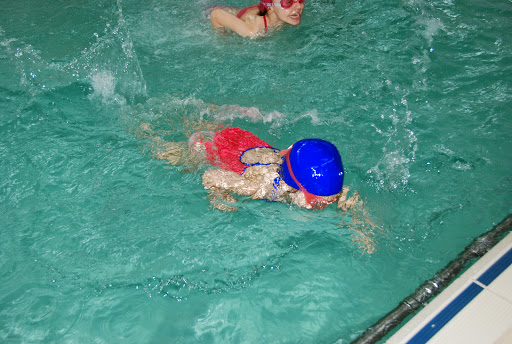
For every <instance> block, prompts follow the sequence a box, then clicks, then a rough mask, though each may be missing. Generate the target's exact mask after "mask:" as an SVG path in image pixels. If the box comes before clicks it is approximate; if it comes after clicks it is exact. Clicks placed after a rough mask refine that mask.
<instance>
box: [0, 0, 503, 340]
mask: <svg viewBox="0 0 512 344" xmlns="http://www.w3.org/2000/svg"><path fill="white" fill-rule="evenodd" d="M215 4H218V3H216V2H214V1H212V0H207V1H206V0H204V1H197V2H186V1H185V2H178V1H175V2H167V1H162V0H154V1H144V2H141V1H133V0H124V1H122V0H118V1H117V2H116V1H53V2H41V1H34V0H21V1H17V2H11V3H5V2H4V3H3V4H2V11H1V13H0V80H1V82H0V94H1V97H0V116H1V117H0V118H1V121H0V160H1V165H0V166H1V167H0V171H1V176H2V178H1V179H0V215H1V217H0V218H1V220H0V226H1V227H0V230H1V240H0V281H1V283H0V291H1V297H0V341H1V342H7V343H41V342H46V343H52V342H54V343H68V342H69V343H118V342H123V343H228V342H229V343H261V342H268V343H334V342H337V343H349V342H350V341H351V340H353V339H355V338H356V337H357V336H358V334H360V333H361V332H363V331H364V330H365V329H366V327H367V326H369V325H371V324H373V323H374V322H375V321H376V320H378V319H379V318H380V317H381V316H383V315H384V314H385V313H387V312H388V311H389V310H390V309H392V308H393V307H394V306H395V305H396V304H397V303H398V302H399V301H400V300H402V298H403V297H405V296H407V295H409V294H410V293H411V292H412V291H413V290H414V289H415V288H416V287H417V286H418V285H419V284H420V283H421V282H423V281H424V280H425V279H427V278H429V277H430V276H431V275H433V274H434V273H435V272H436V271H437V270H439V269H440V268H442V267H443V266H444V265H445V264H446V263H447V262H449V261H450V260H451V259H453V258H454V257H455V256H456V254H457V253H458V252H459V251H460V250H462V249H463V248H464V247H465V246H466V245H467V244H469V243H470V242H471V240H472V238H474V237H475V236H477V235H480V234H481V233H483V232H484V231H487V230H488V229H490V228H491V227H492V226H493V224H495V223H497V222H499V221H500V220H501V219H503V218H504V217H505V216H506V215H507V214H508V213H510V212H511V210H512V196H511V191H512V177H511V173H510V171H511V168H512V159H511V158H512V154H511V151H512V150H511V148H512V147H511V140H510V134H511V128H512V117H511V81H512V75H511V66H512V47H511V37H512V28H511V22H510V18H511V16H512V5H511V3H510V2H509V1H471V0H470V1H464V2H462V1H451V0H444V1H421V0H418V1H415V0H409V1H406V0H402V1H399V0H392V1H386V2H380V3H376V2H374V1H368V0H362V1H339V0H317V1H315V0H311V1H309V0H308V3H307V5H306V10H305V13H304V17H303V22H302V24H301V25H300V26H299V27H297V28H293V27H288V28H285V29H283V30H281V31H279V32H275V33H271V34H270V35H269V36H268V37H266V38H264V39H258V40H244V39H241V38H239V37H235V36H233V35H217V34H215V33H214V32H213V31H212V30H211V29H210V28H209V26H208V25H207V23H206V22H205V19H204V13H203V12H202V9H204V8H206V7H208V6H211V5H215ZM225 4H227V5H233V6H237V5H238V4H241V5H244V6H245V5H249V4H251V2H250V1H243V2H242V1H240V2H236V1H226V3H225ZM208 104H215V105H218V106H220V108H219V109H218V111H216V112H214V111H211V110H210V108H209V106H208ZM197 119H205V120H215V121H221V122H223V123H229V124H233V125H236V126H240V127H243V128H245V129H248V130H251V131H252V132H254V133H255V134H256V135H258V136H259V137H261V138H262V139H264V140H266V141H267V142H269V143H271V144H272V145H274V146H276V147H279V148H286V147H288V146H289V145H290V144H291V143H292V142H294V141H297V140H299V139H302V138H306V137H320V138H324V139H327V140H330V141H332V142H333V143H335V144H336V145H337V146H338V147H339V148H340V151H341V153H342V157H343V161H344V165H345V169H346V178H345V182H346V184H347V185H349V186H350V187H351V189H352V190H357V191H358V192H359V193H360V194H361V196H362V198H363V199H364V201H365V204H364V210H365V211H366V212H367V214H368V216H369V217H370V219H371V221H373V222H374V223H375V224H376V225H377V227H372V226H371V225H370V224H369V222H368V221H365V220H364V217H362V216H361V212H360V211H358V212H347V213H342V212H341V211H337V210H336V209H334V208H333V207H330V208H327V209H325V210H324V211H305V210H301V209H297V208H295V207H290V206H289V205H285V204H276V203H268V202H264V201H246V200H242V201H241V202H240V206H241V209H240V210H239V211H238V212H236V213H221V212H219V211H213V210H212V209H211V208H210V207H209V204H208V200H207V198H206V191H205V190H204V189H203V187H202V184H201V178H200V175H201V170H198V171H192V172H190V171H188V170H186V169H184V168H183V167H176V166H169V165H166V164H164V163H163V162H162V161H159V160H156V159H153V158H152V157H151V154H149V153H148V152H147V147H145V145H144V142H141V141H140V140H138V139H137V138H136V136H135V135H134V132H135V131H136V128H137V127H138V126H139V125H140V124H141V123H150V124H151V125H152V126H153V128H155V130H160V133H162V134H165V138H166V139H169V140H181V139H184V138H185V137H186V132H185V128H184V127H183V123H184V122H187V121H188V120H197ZM166 131H168V132H166ZM361 235H363V237H362V236H361ZM362 238H364V239H366V240H367V241H366V242H369V243H370V245H371V246H370V248H371V249H372V250H373V251H372V250H368V249H367V248H368V246H365V245H364V243H365V241H363V240H361V239H362Z"/></svg>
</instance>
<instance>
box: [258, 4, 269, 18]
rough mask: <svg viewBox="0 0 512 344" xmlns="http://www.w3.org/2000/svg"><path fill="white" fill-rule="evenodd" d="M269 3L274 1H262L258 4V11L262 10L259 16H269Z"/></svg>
mask: <svg viewBox="0 0 512 344" xmlns="http://www.w3.org/2000/svg"><path fill="white" fill-rule="evenodd" d="M267 1H272V0H260V3H259V4H258V10H260V13H258V15H260V16H262V17H263V16H264V15H265V14H267V12H268V7H267V5H265V3H266V2H267Z"/></svg>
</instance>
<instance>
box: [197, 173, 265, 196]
mask: <svg viewBox="0 0 512 344" xmlns="http://www.w3.org/2000/svg"><path fill="white" fill-rule="evenodd" d="M203 185H204V187H205V189H209V190H212V191H218V190H221V191H230V192H233V193H236V194H238V195H240V196H253V195H254V194H255V193H256V192H257V191H258V189H259V185H258V184H257V183H255V182H252V181H250V180H248V179H246V178H244V177H243V176H241V175H239V174H238V173H236V172H233V171H226V170H221V169H218V170H208V171H206V172H205V173H204V174H203Z"/></svg>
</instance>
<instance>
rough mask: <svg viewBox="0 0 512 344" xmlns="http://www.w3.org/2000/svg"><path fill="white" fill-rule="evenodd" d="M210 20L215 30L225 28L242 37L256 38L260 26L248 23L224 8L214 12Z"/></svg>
mask: <svg viewBox="0 0 512 344" xmlns="http://www.w3.org/2000/svg"><path fill="white" fill-rule="evenodd" d="M210 19H211V22H212V26H213V27H214V28H220V27H225V28H228V29H230V30H232V31H234V32H236V33H238V34H239V35H240V36H242V37H250V36H254V35H255V34H256V33H257V32H258V26H257V25H256V24H254V23H250V24H249V23H246V22H244V21H243V20H242V19H240V18H237V17H236V16H235V15H233V14H231V13H229V12H226V11H225V10H223V9H222V8H216V9H214V10H212V11H211V13H210Z"/></svg>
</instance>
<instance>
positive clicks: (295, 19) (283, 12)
mask: <svg viewBox="0 0 512 344" xmlns="http://www.w3.org/2000/svg"><path fill="white" fill-rule="evenodd" d="M272 2H274V3H280V1H279V0H272ZM272 8H273V9H274V11H275V13H276V16H277V18H278V19H279V20H281V21H282V22H285V23H287V24H290V25H293V26H297V25H299V24H300V20H301V19H302V11H303V10H304V2H303V1H302V2H299V1H297V0H295V1H293V4H292V5H291V6H290V7H289V8H282V7H280V6H275V7H274V6H272Z"/></svg>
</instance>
